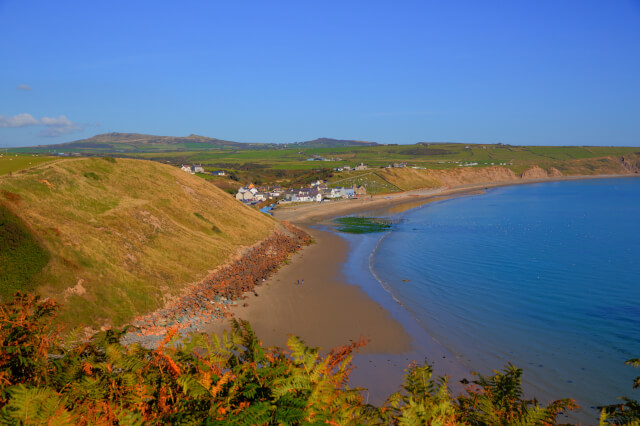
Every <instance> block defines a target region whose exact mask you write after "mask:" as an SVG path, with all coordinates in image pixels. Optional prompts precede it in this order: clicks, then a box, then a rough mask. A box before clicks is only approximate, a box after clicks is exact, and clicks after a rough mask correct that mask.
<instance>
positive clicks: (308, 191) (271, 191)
mask: <svg viewBox="0 0 640 426" xmlns="http://www.w3.org/2000/svg"><path fill="white" fill-rule="evenodd" d="M366 194H367V189H366V188H365V187H364V186H362V185H354V186H353V187H351V188H342V187H339V188H329V187H328V186H327V184H326V182H323V181H316V182H313V183H312V184H311V185H310V187H308V188H291V189H287V190H284V189H282V188H280V187H279V186H275V187H269V188H258V187H256V186H255V185H253V184H249V185H246V186H243V187H242V188H240V189H239V190H238V192H237V193H236V200H238V201H242V202H244V203H257V202H261V201H266V200H269V199H276V198H278V199H280V201H281V202H298V203H300V202H302V203H306V202H314V201H315V202H321V201H324V200H331V199H338V198H354V197H358V196H363V195H366Z"/></svg>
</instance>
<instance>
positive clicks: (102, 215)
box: [0, 158, 276, 325]
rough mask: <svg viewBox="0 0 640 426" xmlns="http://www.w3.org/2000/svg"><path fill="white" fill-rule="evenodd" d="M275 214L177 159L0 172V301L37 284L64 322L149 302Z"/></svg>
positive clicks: (253, 235) (220, 259)
mask: <svg viewBox="0 0 640 426" xmlns="http://www.w3.org/2000/svg"><path fill="white" fill-rule="evenodd" d="M275 226H276V222H275V221H274V220H273V219H271V218H269V217H268V216H266V215H264V214H262V213H260V212H258V211H256V210H254V209H251V208H249V207H246V206H244V205H242V204H241V203H239V202H237V201H236V200H235V199H234V198H233V197H231V196H230V195H229V194H227V193H225V192H223V191H222V190H220V189H218V188H217V187H216V186H214V185H212V184H211V183H209V182H207V181H205V180H204V179H201V178H199V177H197V176H193V175H190V174H189V173H185V172H183V171H182V170H180V169H178V168H177V167H171V166H168V165H163V164H160V163H156V162H152V161H144V160H130V159H122V158H118V159H112V158H77V159H75V158H74V159H59V160H54V161H53V162H50V163H47V164H44V165H38V166H35V167H33V168H31V169H28V170H23V171H20V172H16V173H13V174H12V175H11V176H2V177H0V247H6V246H7V245H8V246H9V247H10V250H3V249H2V248H0V301H6V300H7V298H9V297H10V296H11V294H12V293H13V292H14V291H17V290H22V291H29V292H33V291H36V292H38V293H40V294H42V295H43V296H49V297H53V298H55V299H56V300H58V301H59V302H61V303H62V305H63V311H62V313H61V314H62V317H61V319H62V320H63V321H65V322H67V323H70V324H73V325H77V324H81V323H84V324H93V325H99V324H104V323H111V324H113V325H118V324H122V323H124V322H127V321H128V320H130V319H131V318H132V317H133V316H134V315H138V314H142V313H146V312H150V311H153V310H155V309H157V308H159V307H160V306H162V305H163V304H164V302H165V301H166V300H168V299H169V298H171V297H173V296H176V295H178V294H180V292H181V290H183V289H185V288H186V287H187V286H188V285H189V284H190V283H193V282H196V281H199V280H200V279H202V278H204V277H205V276H207V275H208V274H209V272H210V271H211V270H213V269H215V268H216V267H217V266H219V265H221V264H223V263H224V262H226V261H227V260H228V259H229V258H230V257H232V256H235V255H237V253H238V251H239V250H241V249H242V248H244V247H247V246H250V245H252V244H254V243H256V242H257V241H260V240H262V239H263V238H265V237H267V236H268V235H269V234H270V233H271V232H272V231H273V230H274V228H275Z"/></svg>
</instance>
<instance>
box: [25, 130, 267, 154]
mask: <svg viewBox="0 0 640 426" xmlns="http://www.w3.org/2000/svg"><path fill="white" fill-rule="evenodd" d="M251 145H252V144H244V143H239V142H231V141H225V140H222V139H215V138H209V137H206V136H198V135H189V136H186V137H180V136H155V135H143V134H139V133H105V134H101V135H96V136H93V137H91V138H88V139H81V140H78V141H74V142H66V143H61V144H56V145H40V146H37V147H29V148H27V150H30V151H40V152H51V151H57V152H81V153H118V152H121V153H134V152H158V151H197V150H210V149H221V148H232V149H239V148H242V149H246V148H248V147H250V146H251ZM258 145H259V144H258Z"/></svg>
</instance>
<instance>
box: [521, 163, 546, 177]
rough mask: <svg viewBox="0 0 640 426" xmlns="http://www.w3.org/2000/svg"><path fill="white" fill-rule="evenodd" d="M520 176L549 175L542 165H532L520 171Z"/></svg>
mask: <svg viewBox="0 0 640 426" xmlns="http://www.w3.org/2000/svg"><path fill="white" fill-rule="evenodd" d="M520 177H521V178H522V179H545V178H548V177H549V174H548V173H547V171H546V170H545V169H543V168H542V167H540V166H533V167H530V168H528V169H527V170H525V171H524V172H522V174H521V175H520Z"/></svg>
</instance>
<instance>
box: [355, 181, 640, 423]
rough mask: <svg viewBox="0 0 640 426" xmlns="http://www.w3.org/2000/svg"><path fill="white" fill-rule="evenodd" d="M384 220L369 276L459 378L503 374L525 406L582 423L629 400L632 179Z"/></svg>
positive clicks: (637, 246) (637, 202)
mask: <svg viewBox="0 0 640 426" xmlns="http://www.w3.org/2000/svg"><path fill="white" fill-rule="evenodd" d="M388 217H389V218H390V219H391V220H392V221H393V222H394V225H393V227H392V230H391V231H389V232H387V233H384V234H381V235H379V236H377V237H376V239H377V242H376V244H375V245H373V247H374V249H373V250H372V253H371V254H370V256H369V262H368V263H369V267H370V271H369V272H370V273H371V274H372V275H373V276H374V277H375V278H376V279H377V281H378V283H379V285H380V286H381V287H382V288H384V289H385V290H386V291H387V292H388V293H389V294H390V295H391V296H392V298H393V299H394V300H395V302H396V303H397V304H399V305H401V306H402V308H403V309H404V310H405V311H406V312H408V313H409V315H410V316H411V317H412V318H413V320H414V321H415V322H416V323H417V324H418V325H419V327H421V328H422V329H424V331H425V332H426V334H427V335H429V336H432V337H433V339H435V340H436V341H437V342H439V344H441V345H442V346H443V347H445V348H446V349H447V350H448V351H449V352H450V353H451V354H453V355H454V356H455V357H456V358H457V360H458V361H459V362H460V363H461V364H463V365H464V366H466V367H467V368H468V369H469V370H472V371H475V372H478V373H480V374H483V375H488V374H491V373H492V371H493V370H501V369H503V368H504V366H505V365H507V364H508V363H512V364H513V365H515V366H516V367H519V368H522V369H523V383H524V388H525V391H526V394H527V396H529V397H531V396H535V397H537V398H538V400H539V401H540V402H541V403H547V402H548V401H550V400H551V399H559V398H567V397H570V398H574V399H575V400H576V401H577V402H578V403H579V404H580V405H581V407H582V413H583V414H582V415H581V418H582V419H585V418H586V419H588V420H587V421H586V423H591V420H593V422H595V419H596V418H597V415H598V410H597V407H598V406H601V405H604V404H611V403H616V402H617V401H618V400H617V398H618V397H620V396H623V395H626V396H629V397H632V398H635V399H640V391H638V390H633V389H632V384H633V379H634V378H635V377H636V376H638V375H640V370H639V369H635V368H633V367H631V366H626V365H625V364H624V362H625V361H626V360H628V359H631V358H638V357H640V179H638V178H615V179H589V180H574V181H559V182H546V183H538V184H527V185H516V186H506V187H500V188H495V189H488V190H486V192H484V193H482V194H479V195H470V196H461V197H457V198H453V199H448V200H444V201H437V202H432V203H428V204H424V205H422V206H420V207H416V208H413V209H411V210H408V211H406V212H403V213H401V214H396V215H390V216H388ZM353 238H358V237H353ZM365 238H371V237H370V236H369V237H365ZM585 415H586V417H585Z"/></svg>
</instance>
